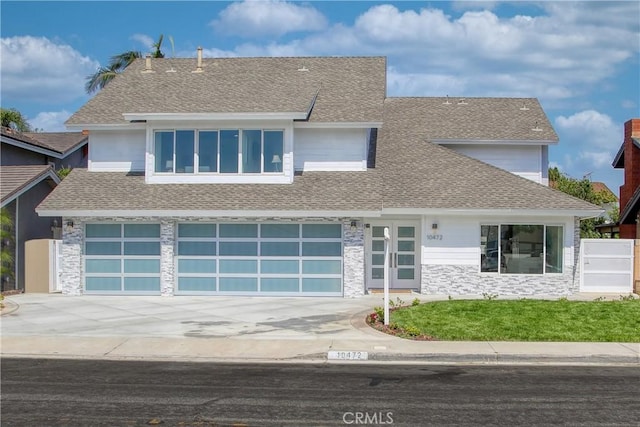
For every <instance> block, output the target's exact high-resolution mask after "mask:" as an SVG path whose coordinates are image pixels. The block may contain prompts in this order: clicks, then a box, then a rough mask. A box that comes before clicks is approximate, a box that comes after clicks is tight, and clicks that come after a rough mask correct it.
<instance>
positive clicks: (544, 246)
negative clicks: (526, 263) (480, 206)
mask: <svg viewBox="0 0 640 427" xmlns="http://www.w3.org/2000/svg"><path fill="white" fill-rule="evenodd" d="M503 225H540V226H542V227H543V228H542V253H541V255H540V256H541V257H542V273H502V272H501V271H500V262H501V259H502V242H501V241H500V240H498V271H482V262H480V263H479V265H478V272H479V273H480V274H487V275H505V276H524V275H531V276H544V275H549V274H550V275H559V274H564V271H565V259H564V253H563V254H562V269H561V271H559V272H547V261H546V260H547V227H560V229H561V230H562V232H561V233H560V235H561V236H562V249H563V252H564V246H565V239H566V236H565V234H564V232H565V230H564V229H565V225H564V224H556V223H548V224H541V223H532V222H509V223H507V222H482V223H480V228H479V230H478V236H482V227H483V226H497V227H498V239H500V237H501V236H502V228H501V227H502V226H503ZM480 258H481V259H482V251H481V253H480Z"/></svg>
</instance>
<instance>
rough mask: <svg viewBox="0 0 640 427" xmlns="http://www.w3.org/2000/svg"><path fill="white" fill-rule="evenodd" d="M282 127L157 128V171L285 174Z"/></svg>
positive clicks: (155, 137)
mask: <svg viewBox="0 0 640 427" xmlns="http://www.w3.org/2000/svg"><path fill="white" fill-rule="evenodd" d="M283 149H284V131H283V130H265V129H219V130H180V129H178V130H157V131H155V133H154V150H155V168H154V169H155V172H159V173H176V174H194V173H205V174H207V173H208V174H211V173H217V174H261V173H276V174H277V173H282V172H283V170H282V156H283Z"/></svg>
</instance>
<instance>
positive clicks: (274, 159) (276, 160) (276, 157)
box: [271, 154, 282, 172]
mask: <svg viewBox="0 0 640 427" xmlns="http://www.w3.org/2000/svg"><path fill="white" fill-rule="evenodd" d="M280 163H282V159H280V156H279V155H278V154H274V155H273V157H272V158H271V164H272V165H273V166H274V167H275V168H276V172H280Z"/></svg>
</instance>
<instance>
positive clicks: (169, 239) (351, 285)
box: [62, 217, 365, 297]
mask: <svg viewBox="0 0 640 427" xmlns="http://www.w3.org/2000/svg"><path fill="white" fill-rule="evenodd" d="M68 221H73V223H74V226H73V228H71V227H66V226H64V224H66V223H67V222H68ZM99 222H159V223H160V248H161V249H160V254H161V258H160V293H161V295H163V296H172V295H173V294H174V286H175V261H174V254H175V245H176V224H177V223H178V222H255V223H261V222H283V223H286V222H341V223H342V229H343V248H344V253H343V259H344V261H343V283H344V297H356V296H360V295H364V280H365V278H364V274H365V271H364V228H363V224H362V221H357V224H358V226H357V229H356V230H355V231H351V218H324V217H316V218H231V217H225V218H205V217H187V218H175V217H163V218H158V217H109V218H103V217H81V218H80V217H73V218H71V217H65V218H63V231H62V242H63V245H62V254H63V259H62V283H63V284H62V293H63V294H65V295H82V293H83V290H84V286H83V277H84V271H83V267H84V264H83V262H82V255H83V253H84V225H85V224H86V223H99Z"/></svg>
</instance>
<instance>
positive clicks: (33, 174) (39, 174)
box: [0, 165, 60, 206]
mask: <svg viewBox="0 0 640 427" xmlns="http://www.w3.org/2000/svg"><path fill="white" fill-rule="evenodd" d="M44 179H51V180H52V181H53V182H55V183H56V184H58V183H59V182H60V178H58V176H57V175H56V173H55V171H54V170H53V168H52V167H51V166H49V165H35V166H2V167H0V194H1V196H2V206H4V205H6V204H7V203H9V202H11V201H12V200H14V199H16V198H17V197H19V196H20V195H22V194H24V193H25V192H27V191H28V190H29V189H30V188H31V187H33V186H34V185H36V184H38V183H39V182H40V181H42V180H44Z"/></svg>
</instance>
